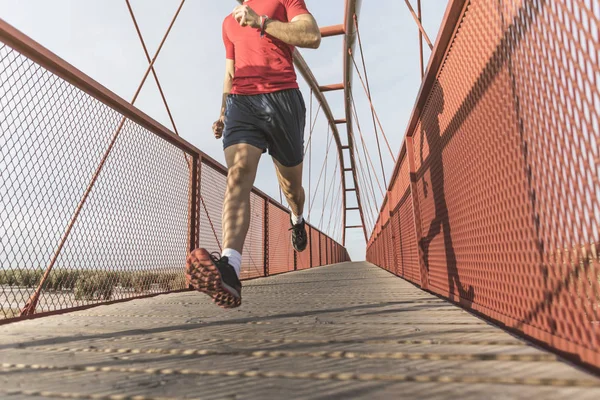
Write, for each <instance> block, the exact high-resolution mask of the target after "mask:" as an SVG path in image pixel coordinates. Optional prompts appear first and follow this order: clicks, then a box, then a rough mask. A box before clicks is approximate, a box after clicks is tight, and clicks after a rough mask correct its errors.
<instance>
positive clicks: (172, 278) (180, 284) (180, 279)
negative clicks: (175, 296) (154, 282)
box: [159, 272, 185, 292]
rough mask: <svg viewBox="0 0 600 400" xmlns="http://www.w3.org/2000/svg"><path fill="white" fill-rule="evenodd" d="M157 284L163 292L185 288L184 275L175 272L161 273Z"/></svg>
mask: <svg viewBox="0 0 600 400" xmlns="http://www.w3.org/2000/svg"><path fill="white" fill-rule="evenodd" d="M159 286H160V288H161V290H163V291H165V292H167V291H171V290H179V289H183V288H185V275H184V274H183V273H175V272H170V273H166V274H163V275H162V278H161V282H160V283H159Z"/></svg>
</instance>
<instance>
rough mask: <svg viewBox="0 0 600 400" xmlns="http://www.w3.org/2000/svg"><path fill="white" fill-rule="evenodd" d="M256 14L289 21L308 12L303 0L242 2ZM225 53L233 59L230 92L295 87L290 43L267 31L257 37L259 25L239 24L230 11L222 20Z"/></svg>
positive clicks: (251, 0) (265, 90) (254, 0)
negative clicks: (262, 35) (233, 72)
mask: <svg viewBox="0 0 600 400" xmlns="http://www.w3.org/2000/svg"><path fill="white" fill-rule="evenodd" d="M244 4H245V5H247V6H249V7H250V8H252V9H253V10H254V11H255V12H256V13H257V14H258V15H266V16H268V17H269V18H270V19H274V20H278V21H281V22H290V21H291V20H292V19H293V18H294V17H296V16H298V15H301V14H308V9H307V8H306V4H305V3H304V0H248V1H247V2H245V3H244ZM223 42H224V43H225V51H226V57H227V58H228V59H230V60H234V61H235V76H234V78H233V87H232V89H231V94H242V95H254V94H261V93H271V92H275V91H278V90H284V89H295V88H298V82H297V81H296V72H295V70H294V63H293V53H294V46H290V45H288V44H286V43H284V42H282V41H281V40H279V39H276V38H274V37H272V36H270V35H268V34H265V36H264V37H260V29H254V28H250V27H248V26H246V27H241V26H240V24H239V23H238V22H237V21H236V20H235V19H234V18H233V16H232V15H231V14H230V15H228V16H227V17H226V18H225V20H224V21H223Z"/></svg>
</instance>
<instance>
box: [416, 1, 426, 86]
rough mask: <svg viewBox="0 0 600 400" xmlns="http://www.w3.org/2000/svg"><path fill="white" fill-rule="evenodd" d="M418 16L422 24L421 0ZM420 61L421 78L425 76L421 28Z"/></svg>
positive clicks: (418, 4)
mask: <svg viewBox="0 0 600 400" xmlns="http://www.w3.org/2000/svg"><path fill="white" fill-rule="evenodd" d="M417 17H418V18H419V23H420V24H422V22H423V21H422V20H421V0H417ZM419 61H420V65H421V80H423V77H424V76H425V66H424V63H423V32H421V30H420V29H419Z"/></svg>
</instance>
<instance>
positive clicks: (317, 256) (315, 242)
mask: <svg viewBox="0 0 600 400" xmlns="http://www.w3.org/2000/svg"><path fill="white" fill-rule="evenodd" d="M320 244H321V241H320V239H319V231H317V230H316V229H315V228H313V227H312V226H311V227H310V256H311V266H312V267H318V266H320V265H321V253H320V251H319V247H320Z"/></svg>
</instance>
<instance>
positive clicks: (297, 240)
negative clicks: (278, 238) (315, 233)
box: [290, 218, 308, 252]
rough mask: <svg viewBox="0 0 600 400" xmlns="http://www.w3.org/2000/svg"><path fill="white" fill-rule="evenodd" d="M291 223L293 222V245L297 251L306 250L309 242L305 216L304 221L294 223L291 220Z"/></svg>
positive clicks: (291, 229)
mask: <svg viewBox="0 0 600 400" xmlns="http://www.w3.org/2000/svg"><path fill="white" fill-rule="evenodd" d="M290 223H291V224H292V227H291V228H290V231H292V245H293V246H294V248H295V249H296V251H298V252H301V251H304V250H305V249H306V244H307V243H308V236H307V235H306V223H305V222H304V218H302V222H300V223H297V224H296V225H294V223H293V222H292V221H291V220H290Z"/></svg>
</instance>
